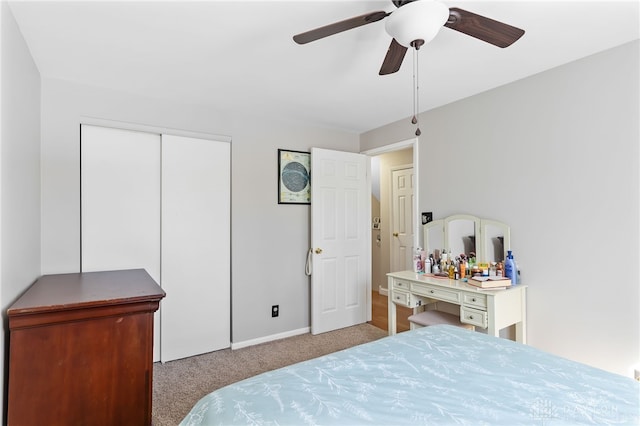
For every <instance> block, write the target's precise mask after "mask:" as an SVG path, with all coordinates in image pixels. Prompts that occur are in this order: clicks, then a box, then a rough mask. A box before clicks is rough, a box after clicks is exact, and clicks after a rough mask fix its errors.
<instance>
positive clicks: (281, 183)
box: [278, 149, 311, 204]
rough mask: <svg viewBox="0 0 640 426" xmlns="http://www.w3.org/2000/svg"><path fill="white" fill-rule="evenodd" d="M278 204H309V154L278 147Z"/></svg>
mask: <svg viewBox="0 0 640 426" xmlns="http://www.w3.org/2000/svg"><path fill="white" fill-rule="evenodd" d="M278 204H311V154H310V153H308V152H304V151H292V150H288V149H278Z"/></svg>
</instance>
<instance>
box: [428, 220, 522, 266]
mask: <svg viewBox="0 0 640 426" xmlns="http://www.w3.org/2000/svg"><path fill="white" fill-rule="evenodd" d="M423 237H424V249H425V251H426V252H427V253H428V254H429V253H434V251H435V250H439V251H440V250H442V249H445V250H447V252H448V251H449V250H451V253H452V254H453V255H454V256H458V255H460V254H461V253H464V254H466V255H467V256H469V254H470V253H472V252H474V253H475V254H476V259H477V260H478V261H479V262H493V261H495V262H499V261H501V260H504V259H505V257H506V253H507V250H510V249H511V235H510V228H509V226H508V225H506V224H504V223H502V222H497V221H495V220H490V219H481V218H479V217H476V216H472V215H466V214H459V215H453V216H449V217H446V218H444V219H439V220H434V221H433V222H429V223H427V224H426V225H424V226H423Z"/></svg>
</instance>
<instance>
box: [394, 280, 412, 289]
mask: <svg viewBox="0 0 640 426" xmlns="http://www.w3.org/2000/svg"><path fill="white" fill-rule="evenodd" d="M409 287H410V286H409V281H402V280H397V279H394V280H393V288H394V289H396V290H404V291H409Z"/></svg>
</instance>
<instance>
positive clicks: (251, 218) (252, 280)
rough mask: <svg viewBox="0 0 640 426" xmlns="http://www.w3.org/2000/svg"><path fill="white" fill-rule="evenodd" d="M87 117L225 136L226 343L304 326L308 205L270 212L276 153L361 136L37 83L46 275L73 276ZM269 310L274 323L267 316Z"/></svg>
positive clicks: (349, 145)
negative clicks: (228, 220)
mask: <svg viewBox="0 0 640 426" xmlns="http://www.w3.org/2000/svg"><path fill="white" fill-rule="evenodd" d="M87 116H88V117H98V118H101V119H105V120H114V121H118V122H128V123H138V124H141V125H146V126H152V127H160V128H164V129H168V130H171V129H180V130H188V131H191V132H198V133H208V134H217V135H228V136H231V137H232V142H231V150H232V151H231V156H232V160H231V163H232V188H231V198H232V200H231V209H232V235H231V240H232V241H231V248H232V268H231V280H232V300H233V304H232V341H233V342H234V343H241V342H245V341H251V340H254V339H261V338H265V337H266V338H268V337H269V336H273V335H280V334H282V333H289V332H291V331H295V330H301V329H302V330H304V329H305V328H306V327H309V325H310V324H309V312H310V311H309V279H308V277H307V276H306V275H305V274H304V261H305V258H306V252H307V250H308V248H309V206H308V205H278V204H277V169H278V167H277V164H278V157H277V149H278V148H286V149H292V150H297V151H309V149H310V147H311V146H317V147H322V148H329V149H337V150H342V151H351V152H355V151H357V150H358V135H355V134H348V133H344V132H338V131H331V130H326V129H320V128H310V127H304V126H300V125H297V124H295V123H285V122H280V123H279V122H276V121H273V120H267V119H262V118H260V117H252V116H251V115H247V116H244V117H240V118H237V119H236V118H234V117H229V116H225V114H222V113H221V112H219V111H215V110H211V109H208V108H206V107H203V106H190V105H177V104H175V103H170V102H167V101H162V100H157V99H145V98H140V97H135V96H130V95H127V94H125V93H120V92H114V91H110V90H104V89H100V88H96V87H87V86H81V85H77V84H73V83H69V82H65V81H60V80H52V79H44V80H43V83H42V272H43V274H50V273H63V272H72V271H78V270H79V259H80V245H79V242H80V226H79V220H80V210H79V166H80V165H79V143H80V142H79V124H80V122H81V121H82V120H83V118H82V117H87ZM168 133H170V131H169V132H168ZM213 267H215V265H213ZM167 297H170V295H168V296H167ZM215 303H226V301H212V307H215V305H214V304H215ZM276 304H278V305H280V317H278V318H271V305H276Z"/></svg>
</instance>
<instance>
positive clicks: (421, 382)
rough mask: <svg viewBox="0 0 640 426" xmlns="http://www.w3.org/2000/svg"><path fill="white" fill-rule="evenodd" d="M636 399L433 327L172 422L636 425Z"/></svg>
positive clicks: (628, 391) (208, 404) (621, 385)
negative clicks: (180, 420)
mask: <svg viewBox="0 0 640 426" xmlns="http://www.w3.org/2000/svg"><path fill="white" fill-rule="evenodd" d="M639 399H640V383H638V382H636V381H634V380H633V379H631V378H627V377H622V376H619V375H615V374H611V373H608V372H605V371H602V370H599V369H596V368H592V367H589V366H586V365H583V364H579V363H576V362H573V361H569V360H566V359H563V358H559V357H557V356H554V355H551V354H548V353H545V352H542V351H539V350H537V349H535V348H532V347H530V346H526V345H522V344H519V343H515V342H512V341H510V340H506V339H499V338H495V337H491V336H487V335H485V334H482V333H476V332H473V331H468V330H464V329H461V328H457V327H453V326H448V325H439V326H432V327H425V328H420V329H417V330H414V331H409V332H404V333H400V334H397V335H395V336H391V337H386V338H383V339H381V340H377V341H374V342H371V343H367V344H364V345H360V346H356V347H353V348H350V349H347V350H344V351H340V352H337V353H334V354H330V355H326V356H323V357H320V358H316V359H313V360H309V361H305V362H301V363H298V364H294V365H291V366H288V367H285V368H282V369H279V370H274V371H271V372H267V373H264V374H260V375H258V376H255V377H252V378H249V379H246V380H243V381H241V382H238V383H235V384H232V385H229V386H226V387H224V388H221V389H218V390H217V391H215V392H213V393H211V394H209V395H207V396H205V397H204V398H202V399H201V400H200V401H199V402H198V403H197V404H196V405H195V406H194V407H193V409H192V410H191V412H190V413H189V414H188V415H187V416H186V417H185V419H184V420H183V421H182V423H181V425H245V424H250V425H329V424H332V425H343V426H347V425H365V424H378V425H388V426H392V425H399V424H411V425H416V424H429V425H431V424H446V425H454V424H455V425H573V424H592V425H611V424H613V425H618V424H630V425H638V424H640V403H639Z"/></svg>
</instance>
